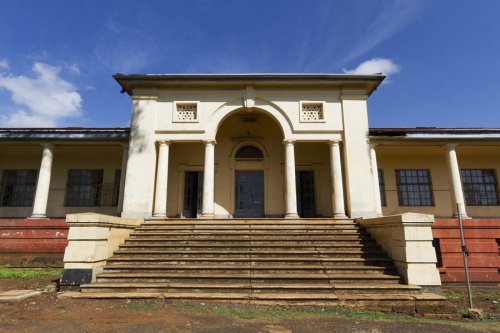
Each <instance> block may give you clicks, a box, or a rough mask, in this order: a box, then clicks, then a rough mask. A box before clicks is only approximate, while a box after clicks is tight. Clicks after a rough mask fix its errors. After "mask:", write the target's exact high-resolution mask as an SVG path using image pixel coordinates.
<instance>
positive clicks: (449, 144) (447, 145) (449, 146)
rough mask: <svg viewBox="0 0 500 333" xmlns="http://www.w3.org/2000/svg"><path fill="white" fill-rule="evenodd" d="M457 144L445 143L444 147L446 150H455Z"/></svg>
mask: <svg viewBox="0 0 500 333" xmlns="http://www.w3.org/2000/svg"><path fill="white" fill-rule="evenodd" d="M457 146H458V144H456V143H447V144H446V145H445V146H444V148H446V150H448V151H450V150H455V149H456V148H457Z"/></svg>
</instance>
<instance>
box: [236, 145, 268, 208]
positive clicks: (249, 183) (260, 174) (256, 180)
mask: <svg viewBox="0 0 500 333" xmlns="http://www.w3.org/2000/svg"><path fill="white" fill-rule="evenodd" d="M234 158H235V162H234V164H235V166H236V168H235V171H234V172H235V174H234V181H235V194H234V196H235V205H234V214H233V215H234V217H263V216H264V170H263V165H262V162H263V161H264V154H263V153H262V151H261V150H260V149H259V148H257V147H256V146H255V145H252V144H246V145H243V146H242V147H241V148H238V150H237V151H236V154H235V155H234ZM243 163H251V164H253V166H254V168H253V169H254V170H246V168H245V167H244V166H241V164H243Z"/></svg>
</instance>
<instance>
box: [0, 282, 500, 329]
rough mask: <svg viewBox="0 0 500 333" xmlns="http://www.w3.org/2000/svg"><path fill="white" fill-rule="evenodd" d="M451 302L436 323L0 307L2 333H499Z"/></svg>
mask: <svg viewBox="0 0 500 333" xmlns="http://www.w3.org/2000/svg"><path fill="white" fill-rule="evenodd" d="M50 280H51V279H50V278H42V279H34V280H14V279H6V280H0V290H11V289H19V288H23V289H25V288H37V287H39V286H43V285H44V284H47V283H50ZM445 290H446V291H450V293H451V295H452V296H453V297H455V299H453V300H452V301H450V305H452V306H454V307H455V308H456V309H457V315H454V316H452V317H451V318H447V319H440V320H436V319H435V318H433V319H426V318H415V317H406V316H402V315H390V314H389V315H379V314H370V313H365V314H356V313H352V314H350V313H348V312H342V310H339V312H338V313H337V312H336V311H337V310H335V309H328V308H325V309H324V311H325V312H324V313H322V310H321V309H318V308H315V309H310V310H308V309H304V308H283V307H255V306H247V305H234V304H233V305H231V304H225V305H221V304H212V303H210V304H204V303H181V302H173V303H166V302H165V301H163V300H83V299H58V298H57V297H56V293H55V292H53V293H44V294H42V295H40V296H37V297H33V298H30V299H28V300H25V301H23V302H20V303H0V332H50V333H57V332H141V333H143V332H144V333H147V332H274V333H278V332H279V333H285V332H315V333H319V332H372V333H377V332H423V331H428V332H453V333H458V332H472V331H477V330H481V331H485V332H495V331H496V332H500V329H499V328H500V321H498V319H487V320H483V321H472V320H470V319H464V318H461V316H460V315H459V314H458V311H459V310H460V309H462V308H465V307H466V303H465V298H464V297H463V296H464V295H466V294H465V293H464V292H463V288H457V287H454V288H451V289H448V288H446V289H445ZM480 291H481V292H482V294H480V293H479V290H478V289H476V293H478V295H482V296H481V297H479V298H478V299H477V300H476V304H475V306H476V307H482V308H483V309H485V310H487V311H488V312H496V313H498V311H499V309H498V308H497V307H496V306H495V304H494V303H492V301H494V299H491V298H493V297H495V295H497V296H496V297H498V293H499V289H498V288H484V289H483V288H481V289H480Z"/></svg>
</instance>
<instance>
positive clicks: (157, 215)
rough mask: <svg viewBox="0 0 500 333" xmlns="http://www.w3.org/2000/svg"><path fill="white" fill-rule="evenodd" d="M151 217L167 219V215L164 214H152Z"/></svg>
mask: <svg viewBox="0 0 500 333" xmlns="http://www.w3.org/2000/svg"><path fill="white" fill-rule="evenodd" d="M153 217H167V214H165V213H154V214H153Z"/></svg>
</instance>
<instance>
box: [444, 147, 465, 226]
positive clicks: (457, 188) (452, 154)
mask: <svg viewBox="0 0 500 333" xmlns="http://www.w3.org/2000/svg"><path fill="white" fill-rule="evenodd" d="M446 148H447V150H448V153H447V154H446V157H447V160H448V167H449V168H450V174H451V183H452V192H453V197H454V199H455V204H460V214H461V215H462V217H468V216H467V212H466V210H465V200H464V192H463V190H462V181H461V179H460V168H459V167H458V159H457V152H456V151H455V148H456V145H454V144H449V145H447V146H446ZM453 212H456V207H455V206H454V207H453ZM455 214H456V213H455Z"/></svg>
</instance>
